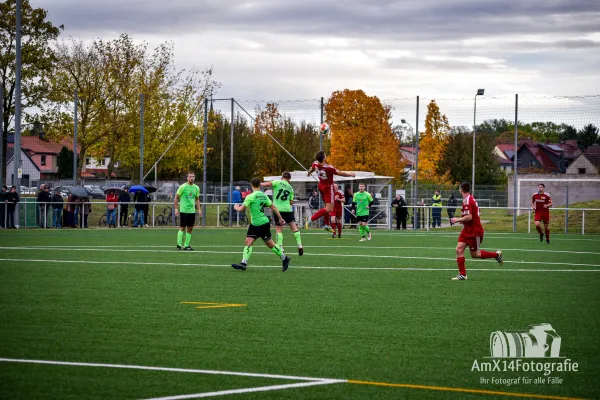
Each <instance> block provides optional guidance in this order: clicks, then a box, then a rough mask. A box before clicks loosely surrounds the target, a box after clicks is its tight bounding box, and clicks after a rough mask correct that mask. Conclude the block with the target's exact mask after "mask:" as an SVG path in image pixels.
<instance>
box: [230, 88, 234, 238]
mask: <svg viewBox="0 0 600 400" xmlns="http://www.w3.org/2000/svg"><path fill="white" fill-rule="evenodd" d="M234 112H235V99H234V98H233V97H232V98H231V126H230V128H231V131H230V137H229V146H230V147H229V203H232V202H233V134H234V129H233V128H234V124H235V119H234V117H233V113H234ZM232 225H233V207H231V206H230V207H229V227H231V226H232Z"/></svg>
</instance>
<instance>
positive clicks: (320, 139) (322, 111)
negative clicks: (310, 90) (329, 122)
mask: <svg viewBox="0 0 600 400" xmlns="http://www.w3.org/2000/svg"><path fill="white" fill-rule="evenodd" d="M324 108H325V107H324V100H323V97H321V124H322V123H323V122H325V121H323V117H324V115H323V114H324ZM319 133H320V135H319V150H320V151H323V131H321V129H319Z"/></svg>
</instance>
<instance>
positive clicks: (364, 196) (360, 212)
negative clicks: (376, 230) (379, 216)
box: [352, 183, 373, 242]
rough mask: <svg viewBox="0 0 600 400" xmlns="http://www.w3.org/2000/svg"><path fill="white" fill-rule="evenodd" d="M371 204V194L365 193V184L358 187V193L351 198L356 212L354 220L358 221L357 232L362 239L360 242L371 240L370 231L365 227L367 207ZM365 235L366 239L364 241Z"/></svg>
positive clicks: (367, 214)
mask: <svg viewBox="0 0 600 400" xmlns="http://www.w3.org/2000/svg"><path fill="white" fill-rule="evenodd" d="M371 203H373V197H372V196H371V193H369V192H365V184H364V183H361V184H360V185H358V192H356V193H354V197H353V198H352V206H353V207H354V209H355V210H356V220H357V221H358V232H359V233H360V236H362V238H361V239H360V240H359V241H360V242H365V241H367V240H371V229H370V228H369V226H368V225H367V222H368V221H369V207H370V206H371ZM365 233H366V235H367V238H366V239H365Z"/></svg>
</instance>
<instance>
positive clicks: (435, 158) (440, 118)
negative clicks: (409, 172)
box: [419, 100, 472, 184]
mask: <svg viewBox="0 0 600 400" xmlns="http://www.w3.org/2000/svg"><path fill="white" fill-rule="evenodd" d="M450 130H451V128H450V124H449V123H448V118H446V115H444V114H442V113H440V108H439V107H438V105H437V104H436V102H435V100H431V102H430V103H429V105H428V106H427V116H426V117H425V132H423V133H421V135H420V137H419V180H421V181H424V182H432V183H436V184H445V183H449V182H450V175H449V173H448V171H444V170H442V169H441V168H440V163H441V161H442V158H443V156H444V150H445V148H446V144H447V143H448V137H449V133H450ZM471 153H472V152H471Z"/></svg>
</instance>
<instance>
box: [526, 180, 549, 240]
mask: <svg viewBox="0 0 600 400" xmlns="http://www.w3.org/2000/svg"><path fill="white" fill-rule="evenodd" d="M545 189H546V185H544V184H543V183H540V184H539V185H538V192H537V193H536V194H534V195H533V197H532V198H531V208H532V209H533V210H534V211H535V219H534V220H535V229H537V231H538V233H539V234H540V242H543V241H544V234H543V233H542V227H541V226H540V221H542V222H544V231H545V232H546V243H550V228H549V227H548V225H549V224H550V207H552V197H550V195H549V194H548V193H546V192H545V191H544V190H545Z"/></svg>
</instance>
